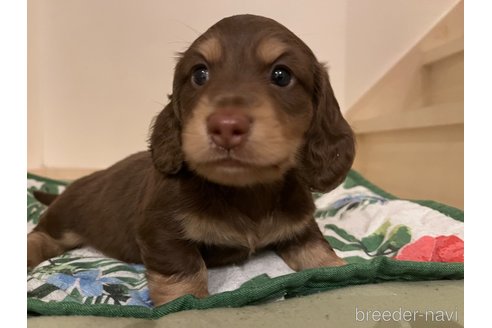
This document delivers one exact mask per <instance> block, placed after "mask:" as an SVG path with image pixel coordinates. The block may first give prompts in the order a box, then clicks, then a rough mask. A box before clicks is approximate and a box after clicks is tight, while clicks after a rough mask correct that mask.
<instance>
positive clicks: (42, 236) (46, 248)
mask: <svg viewBox="0 0 492 328" xmlns="http://www.w3.org/2000/svg"><path fill="white" fill-rule="evenodd" d="M80 244H81V238H80V236H78V235H77V234H75V233H72V232H65V233H63V234H61V237H59V238H54V237H52V236H50V235H49V234H48V233H47V232H44V231H40V230H34V231H32V232H30V233H29V234H28V235H27V268H28V269H33V268H34V267H36V266H37V265H38V264H39V263H41V262H43V261H45V260H47V259H49V258H52V257H55V256H58V255H61V254H63V253H64V252H66V251H67V250H70V249H73V248H75V247H77V246H79V245H80Z"/></svg>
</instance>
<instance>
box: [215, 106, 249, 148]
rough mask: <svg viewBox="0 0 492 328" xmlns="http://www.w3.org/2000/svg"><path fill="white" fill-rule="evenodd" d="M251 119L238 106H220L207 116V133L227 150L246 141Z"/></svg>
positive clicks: (216, 143)
mask: <svg viewBox="0 0 492 328" xmlns="http://www.w3.org/2000/svg"><path fill="white" fill-rule="evenodd" d="M250 129H251V119H250V118H249V117H248V116H247V115H246V114H244V113H242V112H241V111H240V110H238V109H236V108H220V109H218V110H216V111H215V112H214V113H213V114H211V115H210V116H209V117H208V118H207V133H208V134H209V136H210V139H211V140H212V142H213V143H214V144H215V145H217V146H219V147H220V148H223V149H225V150H231V149H234V148H237V147H240V146H241V145H243V144H244V143H245V142H246V139H247V137H248V134H249V131H250Z"/></svg>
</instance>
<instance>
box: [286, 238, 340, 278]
mask: <svg viewBox="0 0 492 328" xmlns="http://www.w3.org/2000/svg"><path fill="white" fill-rule="evenodd" d="M279 255H280V256H281V257H282V259H283V260H284V261H285V262H286V263H287V265H288V266H289V267H291V268H292V270H295V271H301V270H305V269H312V268H320V267H325V266H342V265H345V264H347V262H345V261H344V260H343V259H341V258H340V257H338V255H337V254H336V253H335V252H334V251H333V250H332V249H331V248H330V247H329V246H328V244H327V243H326V242H325V241H324V240H313V241H309V242H308V243H306V244H304V245H302V246H297V247H292V248H290V249H289V250H287V251H285V252H280V253H279Z"/></svg>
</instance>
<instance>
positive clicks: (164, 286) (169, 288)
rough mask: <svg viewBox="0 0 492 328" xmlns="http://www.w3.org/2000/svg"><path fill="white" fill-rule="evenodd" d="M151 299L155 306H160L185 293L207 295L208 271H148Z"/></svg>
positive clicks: (202, 296)
mask: <svg viewBox="0 0 492 328" xmlns="http://www.w3.org/2000/svg"><path fill="white" fill-rule="evenodd" d="M147 281H148V285H149V294H150V299H151V300H152V302H153V303H154V306H155V307H157V306H160V305H162V304H165V303H168V302H170V301H172V300H175V299H177V298H179V297H181V296H184V295H188V294H191V295H194V296H195V297H198V298H204V297H207V296H208V295H209V294H208V288H207V271H206V270H201V271H200V272H198V273H195V274H184V273H183V274H174V275H170V276H168V275H164V274H161V273H158V272H155V271H150V270H148V271H147Z"/></svg>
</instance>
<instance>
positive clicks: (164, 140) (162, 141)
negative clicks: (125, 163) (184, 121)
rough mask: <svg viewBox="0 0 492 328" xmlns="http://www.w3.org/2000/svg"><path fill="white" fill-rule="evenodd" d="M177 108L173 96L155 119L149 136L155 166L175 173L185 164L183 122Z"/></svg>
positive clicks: (168, 172)
mask: <svg viewBox="0 0 492 328" xmlns="http://www.w3.org/2000/svg"><path fill="white" fill-rule="evenodd" d="M175 108H176V106H173V101H172V98H171V101H170V103H169V104H168V105H167V106H166V107H165V108H164V109H163V110H162V111H161V112H160V113H159V115H157V117H156V119H155V120H154V123H153V125H152V133H151V136H150V138H149V148H150V152H151V154H152V160H153V162H154V166H155V167H156V169H157V170H159V171H160V172H162V173H164V174H175V173H177V172H178V171H179V170H180V169H181V166H182V165H183V152H182V151H181V122H180V120H179V118H178V116H177V115H176V112H175V111H176V109H175Z"/></svg>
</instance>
